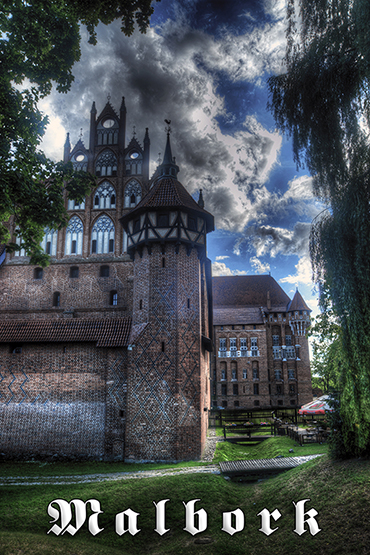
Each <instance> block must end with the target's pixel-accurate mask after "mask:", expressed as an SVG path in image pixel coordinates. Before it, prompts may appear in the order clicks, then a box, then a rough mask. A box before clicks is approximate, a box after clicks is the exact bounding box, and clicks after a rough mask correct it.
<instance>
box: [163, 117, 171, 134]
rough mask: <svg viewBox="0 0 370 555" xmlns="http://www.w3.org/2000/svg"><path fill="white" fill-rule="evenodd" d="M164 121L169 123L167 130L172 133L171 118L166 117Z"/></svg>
mask: <svg viewBox="0 0 370 555" xmlns="http://www.w3.org/2000/svg"><path fill="white" fill-rule="evenodd" d="M164 122H165V123H167V127H166V131H167V133H168V134H170V133H171V127H170V125H171V120H170V119H165V120H164Z"/></svg>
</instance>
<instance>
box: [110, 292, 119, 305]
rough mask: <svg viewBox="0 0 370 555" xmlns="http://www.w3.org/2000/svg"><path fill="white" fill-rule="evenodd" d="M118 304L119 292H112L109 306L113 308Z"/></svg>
mask: <svg viewBox="0 0 370 555" xmlns="http://www.w3.org/2000/svg"><path fill="white" fill-rule="evenodd" d="M117 303H118V293H117V291H111V292H110V293H109V304H110V305H111V306H117Z"/></svg>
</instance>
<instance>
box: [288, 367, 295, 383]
mask: <svg viewBox="0 0 370 555" xmlns="http://www.w3.org/2000/svg"><path fill="white" fill-rule="evenodd" d="M294 378H295V372H294V368H288V379H289V380H294Z"/></svg>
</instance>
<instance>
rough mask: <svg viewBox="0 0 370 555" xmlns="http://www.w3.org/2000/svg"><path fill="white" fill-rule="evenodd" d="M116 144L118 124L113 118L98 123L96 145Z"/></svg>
mask: <svg viewBox="0 0 370 555" xmlns="http://www.w3.org/2000/svg"><path fill="white" fill-rule="evenodd" d="M117 143H118V123H117V121H116V120H115V119H113V118H110V117H108V118H106V119H104V121H103V122H100V123H98V145H99V146H100V145H116V144H117Z"/></svg>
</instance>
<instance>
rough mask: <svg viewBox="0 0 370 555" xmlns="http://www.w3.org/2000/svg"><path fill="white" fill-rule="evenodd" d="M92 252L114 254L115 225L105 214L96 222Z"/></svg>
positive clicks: (92, 236)
mask: <svg viewBox="0 0 370 555" xmlns="http://www.w3.org/2000/svg"><path fill="white" fill-rule="evenodd" d="M91 252H92V253H93V254H94V253H97V254H100V253H108V252H114V224H113V222H112V220H111V219H110V218H108V216H106V215H105V214H104V215H103V216H100V218H98V219H97V220H96V222H95V224H94V226H93V228H92V233H91Z"/></svg>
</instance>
